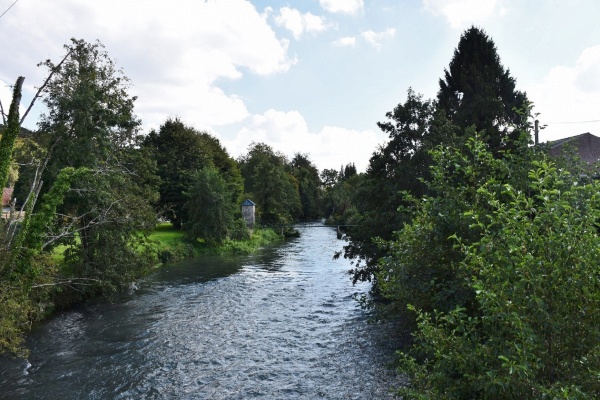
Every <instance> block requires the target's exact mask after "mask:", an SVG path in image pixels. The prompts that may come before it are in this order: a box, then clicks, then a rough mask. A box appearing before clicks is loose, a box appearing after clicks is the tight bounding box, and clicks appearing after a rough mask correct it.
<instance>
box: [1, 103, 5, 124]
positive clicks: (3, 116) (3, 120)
mask: <svg viewBox="0 0 600 400" xmlns="http://www.w3.org/2000/svg"><path fill="white" fill-rule="evenodd" d="M0 114H2V123H3V124H4V125H6V114H4V107H3V106H2V100H0Z"/></svg>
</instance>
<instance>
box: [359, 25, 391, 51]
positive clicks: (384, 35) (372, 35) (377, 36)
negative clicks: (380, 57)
mask: <svg viewBox="0 0 600 400" xmlns="http://www.w3.org/2000/svg"><path fill="white" fill-rule="evenodd" d="M395 34H396V29H394V28H388V29H386V30H385V31H382V32H374V31H365V32H362V33H361V36H362V37H363V39H365V40H366V41H367V43H369V44H370V45H372V46H373V47H375V48H376V49H378V50H379V49H381V41H382V40H384V39H389V38H393V37H394V35H395Z"/></svg>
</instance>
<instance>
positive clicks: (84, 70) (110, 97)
mask: <svg viewBox="0 0 600 400" xmlns="http://www.w3.org/2000/svg"><path fill="white" fill-rule="evenodd" d="M65 47H66V49H67V52H68V57H66V58H65V60H64V61H63V62H61V63H60V64H59V65H54V64H53V63H52V62H51V61H46V62H45V63H44V65H46V66H47V67H48V68H49V70H50V71H52V75H51V79H49V80H48V82H47V84H46V86H45V87H44V90H43V96H44V97H43V101H44V103H45V105H46V107H47V112H46V113H44V114H43V115H42V116H41V119H40V121H39V123H38V127H39V131H40V135H39V136H40V141H41V142H42V144H43V145H45V146H46V148H47V149H48V151H47V154H48V160H47V164H46V168H45V169H44V172H43V175H42V181H43V182H44V185H43V188H42V192H41V193H42V194H44V193H49V192H50V191H51V188H52V187H53V185H54V183H55V182H56V181H57V179H59V177H60V176H61V172H62V171H63V170H64V169H65V168H75V169H80V168H86V169H87V170H89V171H90V172H89V173H87V174H84V175H78V176H77V177H76V178H74V179H73V180H71V187H70V188H69V190H68V191H67V192H66V193H65V195H64V199H63V201H62V203H61V204H60V205H59V207H58V209H57V212H58V213H59V214H61V215H62V218H60V219H56V221H55V224H53V225H51V226H48V227H47V232H46V234H47V235H50V237H52V238H54V240H53V241H52V244H53V245H56V244H64V245H66V246H67V250H66V251H65V262H66V264H67V265H68V268H67V269H65V271H69V274H72V275H73V276H78V277H81V278H93V279H97V280H98V282H100V285H99V286H98V287H96V288H95V289H98V290H100V289H101V290H104V289H111V290H112V289H113V288H114V287H115V286H116V285H118V284H119V283H120V282H122V281H123V280H127V279H128V278H130V277H132V276H133V275H135V274H136V273H138V272H139V270H140V269H142V268H145V267H146V266H147V265H148V263H147V260H145V259H144V258H143V257H141V256H140V255H139V253H138V252H137V248H138V241H139V239H140V238H141V239H143V235H142V236H140V235H141V234H143V233H148V232H149V231H150V230H151V229H152V228H153V227H154V224H155V213H154V212H153V210H152V208H151V206H150V202H151V201H153V200H154V196H155V193H156V192H155V189H154V187H153V186H152V181H153V168H154V165H153V164H152V163H149V162H148V160H147V157H145V155H144V154H143V150H142V149H140V147H139V144H140V143H139V139H140V138H139V135H138V134H137V130H138V127H139V125H140V121H139V120H138V119H137V118H136V117H135V115H134V112H133V108H134V102H135V97H131V96H129V95H128V93H127V89H128V86H129V81H128V79H127V78H126V77H125V76H124V75H123V73H122V72H121V71H119V70H117V69H116V68H115V66H114V63H113V61H112V60H111V59H110V58H109V56H108V54H107V53H106V51H105V50H104V48H103V46H102V44H100V43H99V42H96V43H93V44H90V43H87V42H85V41H83V40H75V39H73V40H72V41H71V43H70V44H69V45H66V46H65ZM40 207H42V204H40V205H38V206H36V209H35V210H34V212H38V211H39V210H40V209H41V208H40ZM49 249H51V246H50V247H48V249H47V250H49Z"/></svg>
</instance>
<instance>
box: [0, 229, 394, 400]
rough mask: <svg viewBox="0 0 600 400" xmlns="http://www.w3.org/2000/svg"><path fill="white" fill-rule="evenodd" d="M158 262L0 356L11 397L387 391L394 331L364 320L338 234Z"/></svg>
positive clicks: (324, 232) (321, 232) (385, 394)
mask: <svg viewBox="0 0 600 400" xmlns="http://www.w3.org/2000/svg"><path fill="white" fill-rule="evenodd" d="M299 230H300V231H301V233H302V236H301V237H300V238H294V239H290V240H287V241H286V242H285V243H283V244H279V245H277V246H269V247H266V248H265V249H264V250H263V251H261V252H259V253H257V254H254V255H252V256H243V257H203V258H201V259H197V260H188V261H185V262H183V263H179V264H176V265H171V266H169V267H166V268H163V269H161V270H160V271H158V272H157V273H155V274H154V275H152V276H150V277H148V278H147V279H145V280H143V281H141V282H139V283H138V289H137V290H134V291H132V292H130V293H127V294H125V295H124V296H122V297H121V298H119V299H118V300H117V301H114V302H112V303H106V302H96V303H90V304H88V305H86V306H83V307H80V308H78V309H75V310H72V311H69V312H65V313H62V314H59V315H57V316H56V317H55V318H53V319H52V320H50V321H48V322H46V323H44V324H42V325H40V326H39V327H37V328H36V329H35V330H34V331H33V332H32V333H31V335H30V337H29V339H28V345H29V347H30V349H31V355H30V358H29V359H28V360H2V365H1V366H0V387H2V389H3V393H2V394H1V395H0V397H2V398H8V399H58V398H60V399H81V398H86V399H139V398H143V399H180V398H181V399H253V398H263V399H313V398H325V399H386V398H392V395H391V394H390V392H389V388H390V387H391V386H393V385H395V384H397V382H398V378H397V376H396V375H395V374H394V373H393V372H392V371H390V370H389V369H388V368H387V365H388V363H389V361H390V360H391V354H392V352H393V350H394V342H393V340H392V339H393V333H392V332H393V331H392V329H391V327H389V326H386V325H385V324H384V325H377V324H369V323H368V320H369V318H370V315H369V313H368V312H366V311H365V310H363V309H361V308H360V307H359V305H358V303H357V302H356V301H355V298H356V297H360V296H361V295H364V294H366V293H367V292H368V289H369V286H368V285H367V284H358V285H355V286H353V285H352V284H351V282H350V279H349V276H348V274H347V271H348V269H349V263H348V262H347V261H346V260H333V258H332V257H333V253H334V252H335V251H337V250H339V248H340V247H341V246H342V242H340V241H338V240H337V239H336V233H335V231H334V230H331V229H327V228H320V229H319V228H304V229H303V228H302V226H300V227H299Z"/></svg>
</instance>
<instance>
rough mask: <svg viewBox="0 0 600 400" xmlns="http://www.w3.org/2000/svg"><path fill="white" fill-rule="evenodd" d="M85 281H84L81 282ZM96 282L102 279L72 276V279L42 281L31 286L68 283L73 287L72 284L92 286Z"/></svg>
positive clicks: (39, 286)
mask: <svg viewBox="0 0 600 400" xmlns="http://www.w3.org/2000/svg"><path fill="white" fill-rule="evenodd" d="M81 281H83V282H81ZM95 282H102V281H101V280H100V279H94V278H70V279H65V280H59V281H56V282H53V283H40V284H38V285H32V286H31V288H32V289H37V288H41V287H48V286H58V285H68V286H69V287H72V286H71V285H79V286H90V285H92V284H93V283H95ZM72 288H73V289H75V288H74V287H72Z"/></svg>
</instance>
